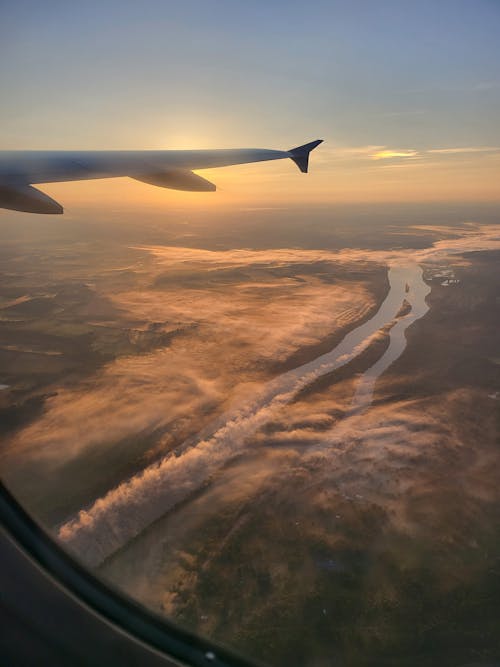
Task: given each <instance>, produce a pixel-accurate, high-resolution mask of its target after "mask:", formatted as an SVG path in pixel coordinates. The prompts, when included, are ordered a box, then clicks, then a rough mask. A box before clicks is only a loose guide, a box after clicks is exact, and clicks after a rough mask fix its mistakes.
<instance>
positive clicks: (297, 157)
mask: <svg viewBox="0 0 500 667" xmlns="http://www.w3.org/2000/svg"><path fill="white" fill-rule="evenodd" d="M322 143H323V139H316V141H311V142H310V143H308V144H304V145H303V146H297V148H291V149H290V150H289V151H288V152H289V153H290V157H291V159H292V160H293V161H294V162H295V164H296V165H297V167H298V168H299V169H300V171H301V172H302V173H303V174H307V170H308V168H309V153H310V152H311V151H312V150H314V149H315V148H316V146H319V145H320V144H322Z"/></svg>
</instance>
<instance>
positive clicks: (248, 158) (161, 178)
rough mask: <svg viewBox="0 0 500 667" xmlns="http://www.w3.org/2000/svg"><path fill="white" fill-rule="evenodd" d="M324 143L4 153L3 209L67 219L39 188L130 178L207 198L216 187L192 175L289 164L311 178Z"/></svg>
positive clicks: (0, 173)
mask: <svg viewBox="0 0 500 667" xmlns="http://www.w3.org/2000/svg"><path fill="white" fill-rule="evenodd" d="M321 142H322V140H321V139H317V140H316V141H312V142H310V143H308V144H304V145H303V146H298V147H297V148H292V149H290V150H288V151H277V150H270V149H264V148H237V149H218V150H185V151H178V150H165V151H79V152H78V151H0V208H7V209H11V210H14V211H25V212H29V213H63V208H62V206H61V205H60V204H59V203H58V202H56V201H55V200H54V199H52V198H51V197H49V196H48V195H46V194H45V193H44V192H42V191H41V190H38V189H37V188H34V187H33V184H37V183H55V182H61V181H79V180H87V179H94V178H115V177H119V176H129V177H131V178H134V179H136V180H138V181H142V182H144V183H149V184H151V185H156V186H158V187H162V188H171V189H173V190H188V191H191V192H208V191H213V190H215V189H216V186H215V185H214V184H213V183H211V182H210V181H207V180H206V179H205V178H203V177H202V176H199V175H198V174H195V173H194V171H193V170H197V169H211V168H214V167H228V166H231V165H236V164H247V163H250V162H264V161H267V160H282V159H284V158H289V159H291V160H293V162H295V164H296V165H297V166H298V168H299V169H300V171H302V172H304V173H307V170H308V163H309V153H310V152H311V151H312V150H313V149H314V148H316V146H318V145H319V144H320V143H321Z"/></svg>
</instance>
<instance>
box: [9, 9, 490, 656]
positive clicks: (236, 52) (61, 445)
mask: <svg viewBox="0 0 500 667" xmlns="http://www.w3.org/2000/svg"><path fill="white" fill-rule="evenodd" d="M188 4H189V7H187V8H185V9H182V8H179V7H177V8H175V10H173V8H172V7H170V9H169V10H168V11H167V9H166V7H165V6H164V5H163V3H155V2H152V1H151V0H149V2H147V3H146V6H147V12H146V14H147V16H144V17H142V19H141V20H139V18H140V17H139V15H138V8H137V7H135V4H133V3H125V4H124V11H123V16H121V18H120V21H119V24H118V25H116V24H115V18H116V17H115V12H114V11H111V9H103V8H101V7H99V6H97V5H95V6H92V3H90V7H89V8H80V9H78V10H76V9H75V8H74V7H73V8H72V9H71V10H69V9H68V8H63V7H60V8H59V9H60V12H59V13H57V14H54V15H53V16H52V14H51V15H50V18H51V21H49V20H47V18H46V20H45V21H43V22H42V23H41V24H40V22H39V21H35V19H37V15H36V11H35V13H34V16H33V17H27V16H25V15H24V14H22V15H21V12H20V10H19V11H18V10H16V9H14V8H12V11H11V13H10V15H9V16H8V17H7V18H8V21H7V22H8V25H9V26H10V30H11V33H12V34H11V37H9V36H7V39H6V40H5V42H4V44H3V45H2V46H0V50H2V49H4V50H5V54H6V57H7V58H9V59H10V60H11V62H14V58H15V57H16V56H19V57H20V55H23V56H24V58H25V61H23V62H27V63H28V65H29V66H28V65H26V69H23V71H22V72H21V71H20V72H19V76H12V75H9V76H6V75H5V74H2V76H4V77H6V80H5V84H4V87H5V89H6V90H8V92H9V93H10V95H11V99H13V100H15V103H16V105H20V106H21V107H22V108H23V109H28V108H30V106H33V108H34V109H36V110H37V118H31V117H25V116H22V117H19V116H18V115H14V114H13V110H12V109H10V107H9V106H8V105H7V106H6V107H5V108H4V109H3V110H1V111H0V118H1V119H2V124H3V126H4V128H7V130H6V133H5V135H4V140H3V141H4V146H2V147H1V148H6V149H10V148H25V149H29V148H40V147H49V148H50V147H51V146H54V147H57V148H60V147H62V148H74V147H75V146H78V147H79V148H82V150H83V149H89V148H96V145H97V147H98V148H102V149H108V148H109V149H112V148H128V147H130V146H131V145H132V146H133V147H134V146H135V148H143V147H144V146H147V145H149V146H151V145H153V146H157V144H158V141H159V136H162V137H165V136H166V139H163V138H162V139H161V142H162V145H161V146H160V147H161V148H179V149H181V148H199V147H202V146H207V145H208V146H211V147H213V148H229V147H234V146H245V145H259V144H263V145H266V146H270V147H271V148H273V147H281V148H283V147H286V146H296V145H298V144H300V142H301V141H303V142H305V141H309V140H310V139H312V138H313V137H314V136H316V135H318V136H319V135H322V136H324V137H325V139H326V143H325V144H324V145H323V146H321V147H318V149H317V151H315V152H314V153H313V154H312V156H311V174H308V175H307V176H305V175H302V174H301V173H299V171H297V169H296V168H295V167H294V165H293V164H291V163H290V161H289V160H286V161H283V160H279V161H278V160H277V161H276V162H273V163H269V164H267V163H259V164H256V165H248V166H240V167H233V168H228V169H222V170H220V171H218V170H216V169H215V168H214V169H211V170H210V172H209V173H207V174H206V175H207V176H208V178H209V180H210V182H212V181H214V182H216V183H217V184H219V183H220V185H221V190H220V191H217V192H174V191H172V190H159V189H155V188H153V187H151V185H145V184H141V183H138V182H134V183H132V182H130V183H129V182H127V181H124V180H119V181H114V180H113V181H111V182H110V183H109V184H108V182H107V181H99V182H96V183H92V182H91V183H78V184H76V183H57V184H51V185H44V186H42V189H43V190H46V191H47V192H49V193H50V196H51V197H52V196H53V197H54V198H55V199H56V200H57V201H59V200H64V203H65V213H64V215H63V216H57V217H55V216H52V215H49V216H37V215H35V214H31V213H27V212H24V213H14V212H10V211H9V212H7V211H2V213H1V216H0V242H1V247H0V261H1V280H0V415H1V420H0V429H1V430H0V442H1V476H2V480H3V481H5V483H6V484H7V485H8V488H9V489H10V490H11V491H12V492H13V493H14V494H15V496H16V497H17V498H18V499H19V500H20V502H21V503H22V504H23V506H24V507H26V508H27V509H28V511H29V512H30V513H31V514H32V515H33V516H34V517H35V518H36V519H37V520H38V521H39V522H40V523H41V524H42V525H43V526H44V527H45V528H46V529H47V530H48V531H49V532H50V533H51V534H53V535H55V536H56V537H57V538H58V540H60V542H61V544H62V545H63V546H64V547H65V548H66V549H67V550H68V551H69V552H70V553H71V554H73V555H74V556H75V557H77V559H78V560H79V561H81V562H83V563H84V564H85V565H86V566H88V568H90V569H91V570H92V571H93V572H95V573H96V574H97V575H98V576H100V577H102V578H104V579H105V580H107V581H110V582H112V583H113V584H115V585H116V586H117V587H118V588H120V589H122V590H123V591H125V592H126V593H128V594H129V595H131V596H133V597H134V598H136V599H137V600H139V601H140V602H142V603H143V604H144V605H146V606H148V607H150V608H152V609H154V610H155V611H157V612H160V613H161V614H164V615H165V616H166V617H168V618H169V619H171V620H174V621H175V622H176V623H178V624H179V625H181V626H183V627H186V628H188V629H190V630H192V631H195V632H196V633H199V634H201V635H204V636H207V637H210V638H211V639H214V640H216V641H217V642H219V643H221V644H224V645H227V646H230V647H231V648H232V649H235V650H237V651H239V652H241V653H242V654H244V655H246V656H248V657H249V658H254V659H258V660H260V661H262V662H264V663H267V664H269V665H271V666H272V667H282V666H285V665H292V666H297V667H299V666H310V667H320V666H323V665H337V664H338V665H352V666H364V665H383V664H401V665H405V664H407V665H415V664H419V665H426V666H427V665H428V666H431V665H436V664H450V665H451V664H454V665H455V664H464V665H465V664H469V663H470V664H472V663H473V662H477V664H483V663H481V662H480V661H481V660H483V661H486V662H488V661H489V662H491V661H492V660H493V661H495V660H499V659H500V639H499V637H500V632H499V624H500V611H499V609H500V606H499V603H500V574H499V573H500V570H499V559H500V549H499V544H500V530H499V526H498V510H499V503H500V490H499V487H498V467H499V465H500V451H499V449H498V409H499V401H500V380H499V363H500V348H499V341H498V330H499V325H500V315H499V297H498V287H499V284H500V262H499V260H500V219H499V216H498V210H499V209H498V192H497V190H496V188H497V182H498V175H499V161H498V158H499V155H500V149H499V148H498V147H497V145H498V141H497V140H495V136H494V135H495V132H496V117H497V114H494V113H493V109H497V110H498V106H499V104H500V97H499V85H498V80H497V78H498V77H496V78H493V74H492V72H493V70H494V67H493V64H495V62H496V64H495V67H496V68H498V49H497V47H496V61H495V58H494V54H493V53H492V51H493V47H492V44H493V43H495V44H496V42H494V40H495V39H496V36H497V34H498V32H497V31H498V22H499V19H500V14H499V12H498V8H497V7H496V6H494V5H492V4H488V3H486V2H485V3H478V7H480V8H481V11H478V10H477V7H475V8H474V11H473V13H472V14H471V13H470V12H471V11H472V9H471V8H470V7H469V8H468V7H466V6H464V7H463V8H462V14H459V15H457V14H456V12H454V11H453V12H452V7H455V6H456V3H448V2H444V3H442V5H440V8H439V9H438V8H432V9H431V8H430V6H429V7H416V6H415V7H412V8H410V7H408V8H407V10H406V13H405V11H403V10H402V9H401V7H399V6H398V7H396V6H394V5H393V3H389V2H384V3H382V5H381V7H382V9H381V10H380V11H381V12H382V14H381V15H378V14H377V15H375V14H374V13H373V12H374V10H373V6H372V4H371V3H368V2H366V3H357V5H359V7H358V6H357V5H356V3H355V5H352V7H351V6H349V7H347V5H343V4H342V3H326V4H324V3H321V2H318V3H314V2H313V3H312V6H311V5H310V4H309V3H308V4H307V6H306V4H304V5H303V6H300V3H298V4H294V5H293V7H289V6H288V3H286V6H285V3H281V2H275V3H271V6H270V7H265V8H264V6H262V7H261V8H260V9H259V11H257V8H256V7H245V8H243V6H242V7H237V6H234V5H233V4H232V3H224V2H223V3H220V6H219V5H217V7H216V8H215V10H214V11H215V16H213V15H212V14H211V13H210V12H208V10H207V8H206V7H205V8H203V7H202V5H201V4H200V3H197V2H194V3H188ZM459 4H460V3H459ZM111 5H113V3H111ZM314 5H316V8H314ZM117 6H118V5H117ZM33 7H35V5H33ZM193 8H195V9H196V10H197V11H195V12H194V13H193ZM115 9H116V8H115ZM223 10H224V11H223ZM377 11H378V10H377ZM148 12H149V13H148ZM171 12H173V13H171ZM436 12H437V13H439V16H440V17H441V18H440V21H436V20H435V17H434V18H433V16H434V13H436ZM49 13H50V12H49ZM262 13H263V14H265V16H263V15H262ZM283 13H285V14H286V15H287V16H286V19H287V24H286V25H284V24H283ZM141 15H142V10H141ZM38 18H39V17H38ZM75 21H76V23H75ZM450 21H451V22H452V27H451V28H449V26H448V22H450ZM410 24H411V25H412V27H413V28H414V30H415V35H413V36H412V35H409V34H408V28H407V26H408V25H410ZM495 25H496V26H497V28H496V30H493V27H494V26H495ZM90 26H92V29H91V28H90ZM56 28H57V29H58V34H60V35H62V37H61V39H62V40H63V42H65V43H66V42H68V43H69V39H70V38H71V40H72V43H73V44H74V45H75V48H73V49H71V50H70V52H69V53H67V62H61V54H62V53H66V50H65V47H64V44H62V45H61V44H60V43H59V42H58V43H57V44H53V45H51V40H50V39H48V37H50V35H51V34H52V32H53V30H54V29H56ZM465 30H467V33H468V35H469V41H471V42H472V43H473V45H474V53H475V59H474V61H473V62H472V61H471V62H470V63H469V64H470V68H468V69H466V71H465V70H464V71H462V70H461V69H460V66H459V65H458V64H453V63H455V61H456V62H462V63H463V60H464V58H463V53H464V52H465V48H466V47H465V46H464V43H463V34H464V31H465ZM92 32H94V37H95V50H91V52H88V50H87V49H84V50H82V47H83V45H84V44H88V37H89V34H90V33H92ZM21 34H22V35H23V38H22V39H20V35H21ZM402 34H404V39H402V36H401V35H402ZM444 36H446V48H445V47H444V46H443V47H442V46H440V45H439V44H438V40H439V39H441V38H442V37H444ZM42 38H43V50H42V53H43V54H44V55H43V58H42V59H41V61H40V63H42V64H43V67H44V68H47V67H48V69H51V68H52V69H53V68H54V67H55V65H54V63H59V64H58V65H57V67H56V68H55V70H54V81H52V78H51V77H49V81H48V83H47V85H48V86H49V89H50V90H52V89H53V86H56V84H57V86H58V88H57V90H59V89H62V90H63V91H64V95H63V94H62V92H59V93H58V92H57V91H56V90H55V89H54V95H55V98H54V99H55V102H54V100H52V101H51V102H50V104H49V103H48V102H47V100H45V99H43V100H37V101H36V102H35V101H34V98H33V99H32V96H33V95H35V93H34V92H30V91H31V87H33V86H35V84H36V82H37V81H39V78H40V67H42V64H40V63H39V62H38V60H36V59H35V60H33V54H34V53H35V52H37V48H39V47H40V45H41V41H40V40H42ZM389 38H390V39H389ZM429 44H432V45H433V48H432V49H431V51H430V53H431V55H432V59H430V56H429ZM67 45H68V44H67V43H66V46H67ZM104 55H106V57H104ZM452 56H453V57H452ZM64 60H66V58H64ZM431 60H432V62H431ZM492 61H493V64H492ZM166 62H167V63H168V64H169V67H170V66H171V70H170V69H168V71H165V63H166ZM102 63H104V65H102ZM137 63H139V64H140V65H141V69H140V71H139V70H138V69H137V68H138V64H137ZM159 63H161V69H160V68H159ZM177 63H178V66H177ZM124 72H126V74H127V76H126V77H125V75H124ZM143 72H145V73H144V74H143ZM495 72H496V70H495ZM90 75H91V76H90ZM160 75H161V76H160ZM495 76H496V74H495ZM162 77H163V78H162ZM409 79H410V80H409ZM242 81H243V82H244V85H243V84H242V83H241V82H242ZM35 87H36V86H35ZM403 88H404V90H403ZM158 89H160V90H158ZM134 90H136V91H137V93H135V92H133V91H134ZM332 90H335V95H334V94H333V92H332ZM403 93H404V94H403ZM35 97H36V96H35ZM256 99H258V100H259V102H258V104H257V103H256V101H255V100H256ZM84 100H86V103H85V104H83V101H84ZM89 100H90V101H89ZM104 100H105V101H104ZM266 100H267V101H266ZM94 105H95V108H94ZM107 105H109V109H111V112H110V111H109V109H108V107H107ZM103 106H104V107H106V108H105V109H103ZM159 106H160V107H161V109H162V110H161V118H160V117H159V116H158V107H159ZM473 107H474V111H473V115H474V114H477V117H476V116H474V118H475V120H474V123H473V122H472V121H471V120H470V114H471V113H472V111H471V109H472V108H473ZM39 108H40V112H38V109H39ZM118 109H119V110H120V112H123V114H124V117H125V121H123V122H124V123H125V125H126V127H121V126H120V125H119V124H118V125H117V126H116V127H113V124H112V122H111V120H110V118H111V117H112V116H115V114H116V112H117V110H118ZM464 109H465V110H464ZM104 111H106V112H105V113H104ZM257 111H258V112H259V113H257ZM153 112H154V113H153ZM31 113H32V112H31ZM261 113H262V116H260V115H259V114H261ZM273 114H275V117H273ZM493 117H495V122H494V121H493ZM83 126H85V130H83V129H82V127H83ZM479 126H480V127H479ZM131 128H132V129H134V130H136V134H132V137H131V135H130V130H131ZM311 128H312V134H311ZM318 128H319V130H320V131H319V132H318ZM73 130H74V134H73ZM228 130H230V132H229V133H228ZM169 134H170V135H171V137H172V142H171V145H169V143H168V136H169ZM229 134H230V135H231V136H229ZM40 136H41V137H42V138H40ZM495 141H496V143H495ZM0 158H1V155H0ZM285 162H286V164H285ZM0 164H3V165H5V164H7V163H6V162H2V161H1V159H0ZM2 168H4V167H2ZM5 168H6V167H5ZM2 173H4V172H1V171H0V186H3V185H4V186H5V187H6V188H7V185H6V182H7V181H5V183H3V182H2V180H1V178H2ZM5 173H7V172H5ZM202 173H204V172H202ZM113 175H115V176H116V175H117V174H116V173H115V174H113ZM120 175H122V176H124V175H130V176H132V177H134V175H135V176H137V174H125V173H123V174H120ZM143 176H144V174H141V178H140V179H139V180H147V179H145V178H142V177H143ZM153 176H154V178H155V179H156V178H157V177H158V175H157V174H153V175H152V176H151V175H148V178H149V179H150V180H148V181H147V182H148V183H151V182H152V181H151V178H153ZM192 176H193V175H191V176H189V178H191V177H192ZM184 177H186V178H187V176H186V175H185V174H184V175H183V176H182V178H184ZM82 178H83V176H82ZM137 178H139V177H138V176H137ZM176 178H177V176H176ZM179 178H180V177H179ZM4 180H5V178H4ZM49 180H50V179H49ZM53 180H56V181H58V180H64V179H58V178H54V179H53ZM31 182H35V183H38V181H36V180H33V181H30V183H31ZM190 182H191V181H190ZM8 187H9V188H10V187H11V181H9V185H8ZM16 187H17V185H16ZM23 187H24V186H23ZM167 187H168V186H167ZM478 661H479V662H478ZM486 662H484V664H486Z"/></svg>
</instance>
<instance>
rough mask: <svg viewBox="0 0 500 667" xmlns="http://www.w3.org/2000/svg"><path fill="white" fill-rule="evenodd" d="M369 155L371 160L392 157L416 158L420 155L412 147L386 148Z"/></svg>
mask: <svg viewBox="0 0 500 667" xmlns="http://www.w3.org/2000/svg"><path fill="white" fill-rule="evenodd" d="M370 157H371V158H372V160H390V159H394V158H418V157H420V153H419V152H418V151H415V150H412V149H407V150H400V149H392V148H387V149H384V150H380V151H376V152H375V153H372V154H371V155H370Z"/></svg>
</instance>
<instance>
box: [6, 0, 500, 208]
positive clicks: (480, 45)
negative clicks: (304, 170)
mask: <svg viewBox="0 0 500 667" xmlns="http://www.w3.org/2000/svg"><path fill="white" fill-rule="evenodd" d="M0 17H1V20H0V85H1V90H2V104H1V107H0V127H1V131H0V149H2V148H3V149H123V148H130V149H134V148H137V149H147V148H151V149H160V148H162V149H165V148H219V147H220V148H225V147H228V148H229V147H234V148H239V147H258V148H279V149H288V148H291V147H294V146H297V145H299V144H302V143H305V142H307V141H311V140H313V139H316V138H322V139H324V140H325V143H324V144H323V145H322V146H321V147H319V148H318V149H317V150H316V151H315V153H314V154H313V155H312V158H311V173H310V174H309V175H308V176H303V175H302V174H300V173H299V172H298V170H297V169H296V168H295V166H294V165H293V164H292V163H291V162H290V163H285V162H284V161H280V162H277V163H272V164H259V165H249V166H239V167H230V168H224V169H220V170H213V171H210V170H209V171H206V172H205V173H204V174H203V175H204V176H206V177H207V178H209V179H211V180H214V181H215V182H216V184H217V185H218V187H219V192H217V193H206V194H200V193H192V194H191V193H178V192H173V191H168V190H160V189H157V188H152V187H151V186H147V185H144V184H140V183H137V182H134V181H128V180H127V181H124V180H122V179H120V180H116V181H115V180H113V181H112V182H94V183H92V182H86V183H70V184H57V185H50V186H45V188H44V189H45V191H47V192H48V193H49V194H51V195H52V196H55V197H56V198H59V199H61V200H64V204H65V206H66V207H68V206H69V207H71V205H78V204H79V203H82V202H88V201H91V202H93V203H95V204H96V205H99V206H107V205H116V203H117V202H120V203H122V204H123V203H128V204H134V203H135V204H138V205H148V206H153V207H160V208H161V207H165V206H166V207H168V206H169V205H175V206H177V205H186V206H190V205H192V206H198V207H199V206H201V207H205V206H206V207H209V208H213V207H224V206H226V205H227V206H234V205H238V206H240V205H243V206H244V205H250V204H251V203H255V202H258V204H259V205H269V206H276V205H283V204H285V203H300V204H304V203H312V202H319V203H322V204H329V203H332V204H333V203H336V202H359V201H361V202H371V201H374V202H406V201H430V202H432V201H439V202H442V201H468V202H474V201H478V202H480V201H481V202H482V201H487V202H492V201H498V200H500V188H499V187H498V181H499V176H500V136H499V135H500V130H499V123H498V118H499V117H500V40H499V39H498V35H499V34H500V2H498V0H474V1H472V0H440V2H435V0H433V1H429V0H420V1H419V2H413V1H412V2H409V1H407V0H381V1H380V2H372V1H371V0H352V1H349V2H347V1H339V0H329V1H324V2H323V1H319V0H313V1H311V2H296V1H294V0H287V1H286V2H285V1H281V0H267V1H265V2H264V1H261V0H254V1H253V2H245V3H243V2H234V1H229V0H213V1H208V0H204V1H203V2H201V1H199V0H184V1H183V2H182V3H181V2H170V1H168V0H143V1H142V2H140V3H139V2H136V1H134V2H131V1H129V0H102V1H100V2H96V1H94V0H88V1H87V2H84V3H83V2H79V3H77V2H63V1H59V0H47V2H43V3H41V2H38V1H36V2H35V1H29V0H16V1H15V2H14V1H11V0H0Z"/></svg>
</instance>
